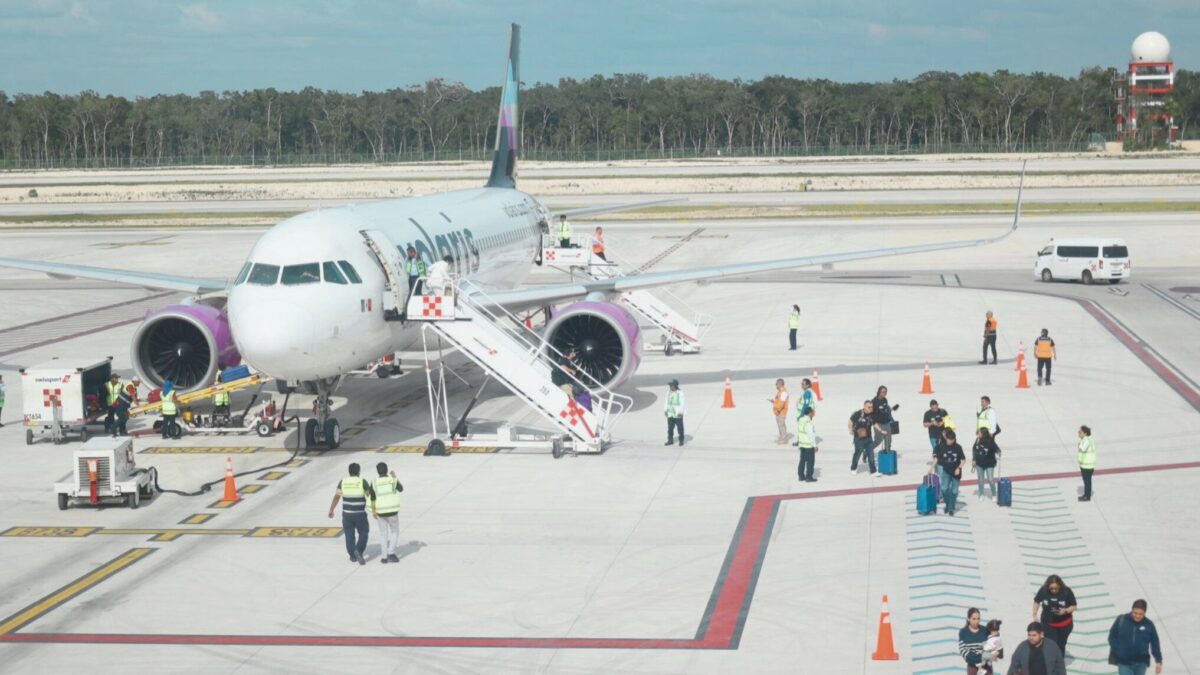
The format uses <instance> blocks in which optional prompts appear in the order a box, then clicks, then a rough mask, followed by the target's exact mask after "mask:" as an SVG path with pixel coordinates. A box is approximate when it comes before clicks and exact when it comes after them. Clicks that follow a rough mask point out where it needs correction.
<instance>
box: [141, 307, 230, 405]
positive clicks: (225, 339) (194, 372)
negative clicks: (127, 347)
mask: <svg viewBox="0 0 1200 675" xmlns="http://www.w3.org/2000/svg"><path fill="white" fill-rule="evenodd" d="M132 361H133V366H134V368H136V369H137V372H138V374H139V375H141V377H142V379H143V380H145V381H146V382H147V383H148V384H150V385H152V386H161V385H162V383H163V381H164V380H171V381H172V382H174V383H175V387H176V388H177V389H179V390H180V391H188V390H192V389H199V388H201V387H207V386H209V385H210V384H212V383H213V381H215V380H216V377H217V372H218V371H220V370H223V369H225V368H228V367H230V366H236V365H238V364H239V363H241V361H242V357H241V355H240V354H238V351H237V347H236V346H234V344H233V336H232V334H231V333H230V331H229V318H228V317H227V316H226V314H225V311H224V309H223V308H221V307H214V306H212V305H206V304H196V305H171V306H169V307H164V308H163V309H160V310H156V311H152V312H147V313H146V318H145V319H143V320H142V324H141V325H140V326H138V329H137V332H135V333H134V334H133V346H132Z"/></svg>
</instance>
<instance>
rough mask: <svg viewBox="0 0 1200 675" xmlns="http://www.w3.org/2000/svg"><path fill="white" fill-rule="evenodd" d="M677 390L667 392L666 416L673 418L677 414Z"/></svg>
mask: <svg viewBox="0 0 1200 675" xmlns="http://www.w3.org/2000/svg"><path fill="white" fill-rule="evenodd" d="M678 411H679V392H678V391H669V392H667V417H670V418H675V417H678V416H679V412H678Z"/></svg>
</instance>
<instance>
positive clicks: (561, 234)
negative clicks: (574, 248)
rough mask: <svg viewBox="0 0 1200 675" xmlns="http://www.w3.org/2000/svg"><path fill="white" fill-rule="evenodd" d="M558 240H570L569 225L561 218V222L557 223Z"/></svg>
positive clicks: (568, 222)
mask: <svg viewBox="0 0 1200 675" xmlns="http://www.w3.org/2000/svg"><path fill="white" fill-rule="evenodd" d="M558 238H559V239H570V238H571V223H570V221H568V220H567V219H566V218H563V219H562V220H560V221H558Z"/></svg>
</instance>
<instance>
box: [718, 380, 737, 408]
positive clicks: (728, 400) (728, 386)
mask: <svg viewBox="0 0 1200 675" xmlns="http://www.w3.org/2000/svg"><path fill="white" fill-rule="evenodd" d="M721 407H722V408H732V407H734V405H733V380H732V378H731V377H730V376H729V375H726V376H725V400H724V401H722V402H721Z"/></svg>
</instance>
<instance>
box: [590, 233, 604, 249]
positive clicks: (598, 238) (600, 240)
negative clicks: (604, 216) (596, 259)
mask: <svg viewBox="0 0 1200 675" xmlns="http://www.w3.org/2000/svg"><path fill="white" fill-rule="evenodd" d="M592 253H599V254H602V253H604V235H602V234H596V235H592Z"/></svg>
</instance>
